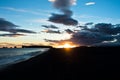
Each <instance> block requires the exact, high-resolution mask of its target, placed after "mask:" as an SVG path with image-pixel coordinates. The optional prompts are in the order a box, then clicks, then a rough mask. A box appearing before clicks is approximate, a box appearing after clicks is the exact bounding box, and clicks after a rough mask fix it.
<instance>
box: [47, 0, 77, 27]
mask: <svg viewBox="0 0 120 80" xmlns="http://www.w3.org/2000/svg"><path fill="white" fill-rule="evenodd" d="M73 3H74V1H73V0H55V1H54V2H53V5H54V7H55V8H56V9H58V10H60V11H61V12H62V13H63V14H52V16H51V17H50V18H49V20H48V21H51V22H54V23H60V24H64V25H77V24H78V21H77V20H75V19H72V17H71V16H72V14H73V12H72V11H71V10H70V6H72V5H73Z"/></svg>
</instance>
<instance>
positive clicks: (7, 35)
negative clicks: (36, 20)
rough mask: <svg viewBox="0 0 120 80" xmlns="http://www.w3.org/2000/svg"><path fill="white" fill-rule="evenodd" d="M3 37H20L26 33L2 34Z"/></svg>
mask: <svg viewBox="0 0 120 80" xmlns="http://www.w3.org/2000/svg"><path fill="white" fill-rule="evenodd" d="M0 36H2V37H19V36H25V35H24V34H0Z"/></svg>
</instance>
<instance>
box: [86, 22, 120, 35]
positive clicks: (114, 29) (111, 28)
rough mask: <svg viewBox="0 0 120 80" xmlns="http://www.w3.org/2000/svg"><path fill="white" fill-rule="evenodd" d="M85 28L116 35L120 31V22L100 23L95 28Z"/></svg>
mask: <svg viewBox="0 0 120 80" xmlns="http://www.w3.org/2000/svg"><path fill="white" fill-rule="evenodd" d="M84 30H88V31H91V32H99V33H103V34H106V35H116V34H118V33H120V26H119V24H117V25H112V24H107V23H98V24H96V25H95V26H94V27H93V28H91V29H88V28H86V29H84Z"/></svg>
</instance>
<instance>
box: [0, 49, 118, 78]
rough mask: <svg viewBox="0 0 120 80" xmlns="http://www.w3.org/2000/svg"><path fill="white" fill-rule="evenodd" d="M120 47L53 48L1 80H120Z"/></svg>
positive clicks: (5, 72)
mask: <svg viewBox="0 0 120 80" xmlns="http://www.w3.org/2000/svg"><path fill="white" fill-rule="evenodd" d="M119 51H120V47H77V48H72V49H68V48H66V49H55V48H51V49H50V50H49V51H48V52H45V53H44V54H41V55H39V56H37V57H34V58H32V59H30V60H27V61H24V62H20V63H18V64H15V65H12V66H11V67H9V68H8V69H5V70H3V71H1V72H0V80H8V79H9V80H13V79H14V80H18V79H20V80H25V79H27V80H29V79H32V80H85V79H87V80H88V79H89V80H91V79H96V80H98V79H99V80H103V79H105V80H108V79H112V78H113V80H115V78H117V79H120V77H119V72H120V53H119Z"/></svg>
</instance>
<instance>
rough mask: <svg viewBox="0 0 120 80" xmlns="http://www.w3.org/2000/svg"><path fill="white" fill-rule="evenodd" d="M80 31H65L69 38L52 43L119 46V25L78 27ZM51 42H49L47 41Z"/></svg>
mask: <svg viewBox="0 0 120 80" xmlns="http://www.w3.org/2000/svg"><path fill="white" fill-rule="evenodd" d="M80 29H81V30H78V31H72V30H70V29H66V30H65V31H66V32H68V33H71V34H72V35H71V38H70V39H67V40H61V41H53V40H52V41H53V42H55V43H61V42H72V43H74V44H76V45H80V46H119V45H120V24H116V25H112V24H108V23H98V24H95V25H92V26H91V28H90V27H88V26H85V27H84V26H82V28H81V27H80ZM49 41H51V40H49Z"/></svg>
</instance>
